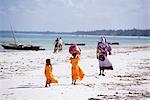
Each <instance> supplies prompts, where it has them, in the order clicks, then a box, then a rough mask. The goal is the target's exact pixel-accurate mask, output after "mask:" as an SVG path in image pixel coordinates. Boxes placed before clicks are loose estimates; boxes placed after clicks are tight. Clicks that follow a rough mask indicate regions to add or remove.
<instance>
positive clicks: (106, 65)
mask: <svg viewBox="0 0 150 100" xmlns="http://www.w3.org/2000/svg"><path fill="white" fill-rule="evenodd" d="M111 50H112V49H111V47H110V45H109V44H108V43H107V41H106V38H105V37H101V41H100V42H98V44H97V51H96V56H97V59H98V61H99V69H100V73H99V75H102V76H105V75H104V70H105V69H107V70H113V67H112V64H111V62H110V61H109V60H108V58H107V52H108V53H109V55H111Z"/></svg>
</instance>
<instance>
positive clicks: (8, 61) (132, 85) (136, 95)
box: [0, 46, 150, 100]
mask: <svg viewBox="0 0 150 100" xmlns="http://www.w3.org/2000/svg"><path fill="white" fill-rule="evenodd" d="M95 51H96V50H95V49H88V50H83V49H82V55H81V61H80V65H81V68H82V69H83V70H84V72H85V74H86V76H85V78H84V79H83V80H82V81H78V82H77V83H78V85H71V64H70V63H69V58H70V55H69V53H68V50H64V51H62V52H61V53H58V54H53V53H52V51H49V50H47V51H9V52H0V100H88V99H89V100H94V99H134V100H135V99H140V100H141V99H142V100H145V99H150V52H149V51H150V47H149V46H146V47H143V46H142V47H141V46H140V47H139V46H138V47H134V48H133V47H132V46H124V47H123V46H122V47H120V46H114V47H113V52H112V55H110V56H108V58H109V59H110V61H111V62H112V64H113V67H114V70H110V71H105V74H106V76H98V74H99V67H98V61H97V59H96V55H95V54H96V53H95ZM46 58H50V59H51V62H52V64H53V73H54V75H55V76H56V77H57V79H58V81H59V84H58V85H55V84H54V85H52V86H51V87H47V88H45V87H44V85H45V76H44V67H45V60H46Z"/></svg>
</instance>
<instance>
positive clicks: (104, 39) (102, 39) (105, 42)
mask: <svg viewBox="0 0 150 100" xmlns="http://www.w3.org/2000/svg"><path fill="white" fill-rule="evenodd" d="M100 39H101V40H100V42H102V43H103V44H105V45H107V41H106V38H105V37H101V38H100Z"/></svg>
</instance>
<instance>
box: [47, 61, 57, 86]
mask: <svg viewBox="0 0 150 100" xmlns="http://www.w3.org/2000/svg"><path fill="white" fill-rule="evenodd" d="M52 70H53V68H52V64H51V61H50V59H46V65H45V77H46V84H45V87H47V85H49V86H50V83H58V80H57V79H55V78H54V76H53V74H52Z"/></svg>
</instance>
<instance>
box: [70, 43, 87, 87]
mask: <svg viewBox="0 0 150 100" xmlns="http://www.w3.org/2000/svg"><path fill="white" fill-rule="evenodd" d="M69 52H70V54H72V57H71V58H70V63H71V64H72V84H73V85H76V80H78V79H79V80H82V79H83V77H84V75H85V74H84V72H83V71H82V69H81V68H80V66H79V64H78V63H79V61H80V57H79V55H80V49H79V48H78V46H77V45H75V44H73V45H72V46H70V48H69Z"/></svg>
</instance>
